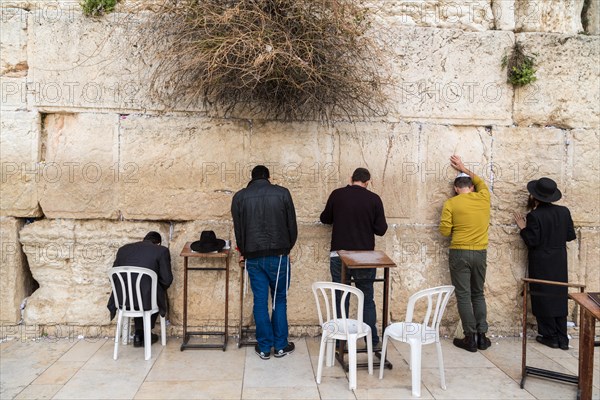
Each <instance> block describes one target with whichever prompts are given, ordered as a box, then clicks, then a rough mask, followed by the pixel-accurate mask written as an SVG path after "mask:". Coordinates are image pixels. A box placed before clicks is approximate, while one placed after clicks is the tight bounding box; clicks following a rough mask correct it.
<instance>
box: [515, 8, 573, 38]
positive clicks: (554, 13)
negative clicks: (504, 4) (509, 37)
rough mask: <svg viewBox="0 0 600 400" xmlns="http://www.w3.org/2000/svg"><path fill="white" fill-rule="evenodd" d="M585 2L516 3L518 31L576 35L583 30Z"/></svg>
mask: <svg viewBox="0 0 600 400" xmlns="http://www.w3.org/2000/svg"><path fill="white" fill-rule="evenodd" d="M584 1H585V0H542V1H540V0H522V1H517V2H515V6H516V8H515V16H516V29H517V30H518V31H522V32H557V33H568V34H576V33H579V32H581V31H582V30H583V28H582V26H581V10H582V8H583V3H584Z"/></svg>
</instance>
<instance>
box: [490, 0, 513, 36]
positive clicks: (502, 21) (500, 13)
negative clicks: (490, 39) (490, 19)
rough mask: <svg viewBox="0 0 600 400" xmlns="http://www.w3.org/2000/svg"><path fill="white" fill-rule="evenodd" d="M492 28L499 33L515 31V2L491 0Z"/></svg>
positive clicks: (510, 0) (511, 0)
mask: <svg viewBox="0 0 600 400" xmlns="http://www.w3.org/2000/svg"><path fill="white" fill-rule="evenodd" d="M492 13H493V14H494V28H495V29H498V30H501V31H512V30H514V29H515V0H492Z"/></svg>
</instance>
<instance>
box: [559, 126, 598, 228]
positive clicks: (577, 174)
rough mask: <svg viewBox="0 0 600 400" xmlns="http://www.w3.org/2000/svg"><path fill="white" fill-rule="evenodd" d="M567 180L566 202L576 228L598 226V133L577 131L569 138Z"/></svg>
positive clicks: (565, 189) (565, 188)
mask: <svg viewBox="0 0 600 400" xmlns="http://www.w3.org/2000/svg"><path fill="white" fill-rule="evenodd" d="M568 140H569V141H568V142H567V144H568V145H569V146H568V149H569V155H570V157H569V164H568V165H569V172H570V173H569V179H568V180H567V181H566V182H565V187H564V192H565V193H564V194H565V197H566V199H565V202H568V204H569V208H570V210H571V217H572V218H573V221H574V222H575V225H576V226H596V227H597V226H599V225H600V158H599V157H598V154H600V132H598V131H597V130H596V131H591V130H584V129H576V130H573V131H572V132H571V133H570V135H569V139H568Z"/></svg>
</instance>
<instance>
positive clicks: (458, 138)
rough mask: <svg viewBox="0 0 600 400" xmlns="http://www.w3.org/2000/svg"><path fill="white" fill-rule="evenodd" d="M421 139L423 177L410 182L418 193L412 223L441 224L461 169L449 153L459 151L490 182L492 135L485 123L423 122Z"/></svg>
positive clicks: (473, 168)
mask: <svg viewBox="0 0 600 400" xmlns="http://www.w3.org/2000/svg"><path fill="white" fill-rule="evenodd" d="M421 141H422V143H421V144H420V146H419V147H420V151H421V155H420V159H421V174H420V180H419V181H417V182H414V181H413V182H412V183H411V184H410V185H409V186H408V187H415V188H416V190H417V191H418V193H419V197H418V200H417V202H416V203H414V204H413V209H412V210H411V214H412V215H414V217H413V218H414V219H413V221H414V222H413V223H428V224H435V225H438V224H439V221H440V216H441V213H442V207H443V205H444V201H446V200H447V199H448V198H450V197H451V196H454V194H455V193H454V189H453V187H452V183H453V182H454V178H455V177H456V175H457V173H458V172H457V171H456V170H454V168H452V166H451V165H450V156H451V155H453V154H458V155H460V156H461V158H462V160H463V163H464V164H465V166H467V168H469V169H470V170H472V171H473V172H475V173H476V174H477V175H479V176H480V177H481V178H483V179H484V180H485V181H486V183H487V184H488V186H489V185H490V182H489V179H490V174H489V165H490V163H491V160H492V148H493V146H492V136H491V132H490V131H489V130H488V129H486V128H483V127H478V128H476V127H461V126H443V125H423V129H422V132H421Z"/></svg>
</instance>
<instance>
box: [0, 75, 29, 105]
mask: <svg viewBox="0 0 600 400" xmlns="http://www.w3.org/2000/svg"><path fill="white" fill-rule="evenodd" d="M0 110H2V112H5V111H26V110H27V78H26V77H21V78H13V77H9V76H0Z"/></svg>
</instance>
